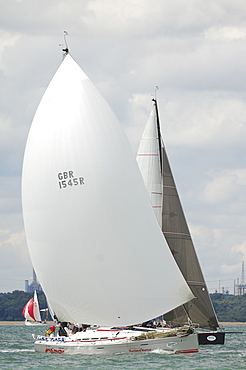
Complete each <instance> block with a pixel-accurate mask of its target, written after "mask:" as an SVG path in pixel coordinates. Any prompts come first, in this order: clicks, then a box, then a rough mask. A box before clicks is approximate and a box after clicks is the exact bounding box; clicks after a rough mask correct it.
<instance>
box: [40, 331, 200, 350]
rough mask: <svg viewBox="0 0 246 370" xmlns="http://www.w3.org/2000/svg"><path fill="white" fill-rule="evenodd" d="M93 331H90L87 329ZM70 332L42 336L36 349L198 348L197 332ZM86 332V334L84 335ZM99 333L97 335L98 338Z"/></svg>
mask: <svg viewBox="0 0 246 370" xmlns="http://www.w3.org/2000/svg"><path fill="white" fill-rule="evenodd" d="M89 332H92V331H89ZM89 332H88V333H87V332H85V333H78V335H76V334H75V335H70V336H69V337H48V338H47V337H41V336H39V337H38V339H37V340H36V342H35V344H34V348H35V351H37V352H44V353H58V354H64V353H65V354H66V353H67V354H83V355H94V354H118V353H137V352H151V351H155V350H162V351H165V352H169V353H196V352H198V338H197V334H196V333H193V334H189V335H186V336H172V337H164V338H155V339H145V340H136V339H135V340H133V339H132V338H133V337H135V338H136V336H138V335H140V334H141V333H138V332H136V331H131V330H121V331H117V330H114V333H108V331H104V330H100V333H99V331H94V335H93V336H91V337H90V335H89ZM86 336H87V338H86ZM98 337H99V338H98Z"/></svg>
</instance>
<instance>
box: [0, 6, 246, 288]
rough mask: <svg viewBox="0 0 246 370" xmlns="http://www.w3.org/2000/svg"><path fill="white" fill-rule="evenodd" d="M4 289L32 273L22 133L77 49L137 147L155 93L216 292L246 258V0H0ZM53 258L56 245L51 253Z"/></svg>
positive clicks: (0, 262) (229, 284)
mask: <svg viewBox="0 0 246 370" xmlns="http://www.w3.org/2000/svg"><path fill="white" fill-rule="evenodd" d="M0 8H1V12H0V159H1V160H0V184H1V186H0V213H1V214H0V220H1V221H0V292H6V291H12V290H14V289H22V290H24V280H25V279H30V278H31V276H32V267H31V262H30V259H29V255H28V249H27V245H26V240H25V232H24V226H23V219H22V210H21V187H20V184H21V171H22V161H23V153H24V148H25V142H26V138H27V134H28V130H29V128H30V125H31V122H32V118H33V115H34V113H35V110H36V108H37V105H38V103H39V101H40V99H41V97H42V94H43V93H44V91H45V88H46V87H47V85H48V83H49V81H50V79H51V78H52V76H53V75H54V73H55V71H56V69H57V68H58V66H59V64H60V62H61V56H62V53H61V46H60V44H62V43H64V40H63V31H64V30H66V31H67V32H68V34H69V35H68V38H67V40H68V44H69V48H70V53H71V55H72V56H73V57H74V59H75V60H76V61H77V63H78V64H79V65H80V66H81V67H82V69H83V70H84V71H85V72H86V73H87V75H88V76H89V77H90V78H91V80H92V81H93V82H94V84H95V85H96V86H97V88H98V89H99V90H100V91H101V93H102V95H103V96H104V97H105V98H106V100H107V101H108V102H109V104H110V105H111V107H112V108H113V110H114V111H115V113H116V115H117V116H118V118H119V120H120V122H121V123H122V126H123V127H124V129H125V132H126V134H127V136H128V138H129V141H130V143H131V146H132V149H133V151H134V153H136V152H137V148H138V144H139V141H140V138H141V134H142V132H143V129H144V126H145V124H146V121H147V118H148V115H149V111H150V107H151V94H152V93H153V92H154V90H155V86H156V85H158V86H159V90H158V101H159V109H160V116H161V124H162V134H163V137H164V141H165V145H166V148H167V152H168V154H169V159H170V162H171V166H172V169H173V173H174V177H175V179H176V183H177V187H178V189H179V192H180V195H181V198H182V203H183V207H184V210H185V213H186V216H187V219H188V224H189V227H190V230H191V232H192V236H193V240H194V242H195V245H196V249H197V253H198V257H199V260H200V263H201V265H202V269H203V272H204V275H205V278H206V280H207V282H208V286H209V289H210V291H211V292H213V291H214V290H215V289H216V288H217V289H218V287H219V280H220V285H221V286H224V287H225V288H229V290H230V292H231V293H233V284H234V279H237V278H240V279H241V266H242V261H244V260H245V261H246V198H245V195H246V159H245V156H246V149H245V147H246V145H245V144H246V84H245V82H246V2H245V1H243V0H213V1H204V0H185V1H184V0H162V1H149V0H141V1H139V0H124V1H123V0H69V1H67V0H42V1H40V0H8V1H7V0H0ZM47 258H49V256H47Z"/></svg>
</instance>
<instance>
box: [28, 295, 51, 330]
mask: <svg viewBox="0 0 246 370" xmlns="http://www.w3.org/2000/svg"><path fill="white" fill-rule="evenodd" d="M22 316H24V317H25V324H26V325H28V326H30V325H31V326H36V325H44V324H46V322H43V321H42V319H41V315H40V309H39V303H38V296H37V292H36V290H35V291H34V296H33V298H31V299H29V301H28V302H27V303H26V305H25V306H24V308H23V310H22Z"/></svg>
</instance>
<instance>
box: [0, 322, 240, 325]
mask: <svg viewBox="0 0 246 370" xmlns="http://www.w3.org/2000/svg"><path fill="white" fill-rule="evenodd" d="M219 324H220V325H221V326H223V325H232V326H233V325H234V326H239V325H243V326H246V322H238V321H237V322H220V323H219ZM1 325H25V321H0V326H1ZM52 325H55V323H54V322H53V321H48V322H47V326H52Z"/></svg>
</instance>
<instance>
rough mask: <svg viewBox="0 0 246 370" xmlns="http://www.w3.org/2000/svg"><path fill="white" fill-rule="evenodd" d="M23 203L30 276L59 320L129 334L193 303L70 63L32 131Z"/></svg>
mask: <svg viewBox="0 0 246 370" xmlns="http://www.w3.org/2000/svg"><path fill="white" fill-rule="evenodd" d="M22 199H23V215H24V223H25V230H26V237H27V242H28V247H29V251H30V256H31V260H32V263H33V267H34V269H35V271H36V273H37V276H38V279H39V281H40V283H41V285H42V287H43V290H44V292H45V294H46V296H47V298H48V301H49V304H50V305H51V308H52V310H53V311H54V313H55V314H56V315H57V316H58V318H59V319H60V320H62V321H70V322H82V323H89V324H92V323H97V324H100V325H130V324H135V323H139V322H142V321H145V320H147V319H151V318H153V317H156V316H158V315H160V314H162V313H163V312H167V311H169V310H171V309H172V308H174V307H176V306H179V305H180V304H182V303H184V302H186V301H188V300H190V299H192V298H193V295H192V293H191V291H190V289H189V287H188V286H187V284H186V282H185V280H184V279H183V277H182V274H181V273H180V271H179V269H178V267H177V266H176V263H175V262H174V259H173V257H172V255H171V252H170V251H169V248H168V247H167V245H166V242H165V240H164V238H163V235H162V232H161V230H160V227H159V225H158V223H157V221H156V218H155V217H154V214H153V211H152V209H151V204H150V201H149V199H148V195H147V192H146V189H145V185H144V183H143V180H142V178H141V174H140V172H139V169H138V167H137V163H136V160H135V158H134V156H133V153H132V151H131V148H130V146H129V143H128V141H127V139H126V137H125V135H124V133H123V130H122V128H121V126H120V124H119V122H118V121H117V119H116V117H115V116H114V114H113V113H112V111H111V109H110V108H109V106H108V104H107V103H106V102H105V100H104V99H103V98H102V96H101V95H100V94H99V92H98V91H97V90H96V88H95V87H94V85H93V84H92V82H91V81H90V80H89V79H88V77H87V76H86V75H85V74H84V72H83V71H82V70H81V69H80V67H79V66H78V65H77V64H76V63H75V61H74V60H73V59H72V58H71V56H70V55H67V56H66V57H65V59H64V61H63V62H62V64H61V66H60V67H59V69H58V71H57V72H56V74H55V76H54V78H53V79H52V81H51V83H50V85H49V86H48V88H47V90H46V92H45V94H44V96H43V99H42V101H41V103H40V105H39V107H38V109H37V112H36V115H35V117H34V120H33V123H32V127H31V129H30V133H29V137H28V141H27V145H26V151H25V157H24V163H23V179H22Z"/></svg>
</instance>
